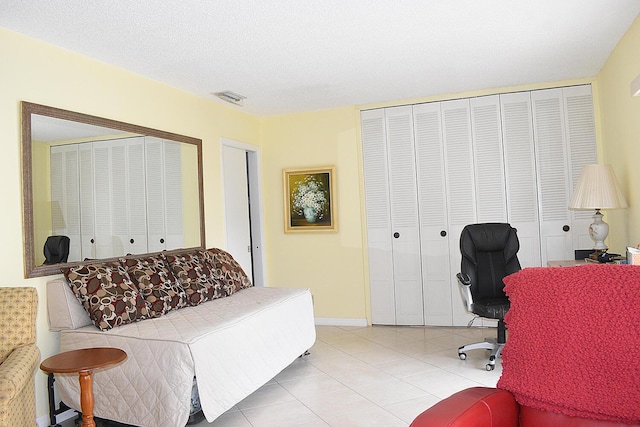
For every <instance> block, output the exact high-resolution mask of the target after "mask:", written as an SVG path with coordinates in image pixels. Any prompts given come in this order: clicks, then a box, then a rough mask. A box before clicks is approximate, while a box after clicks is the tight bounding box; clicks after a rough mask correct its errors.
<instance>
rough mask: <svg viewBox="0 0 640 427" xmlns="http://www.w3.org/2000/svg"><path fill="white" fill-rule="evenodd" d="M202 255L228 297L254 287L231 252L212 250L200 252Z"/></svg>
mask: <svg viewBox="0 0 640 427" xmlns="http://www.w3.org/2000/svg"><path fill="white" fill-rule="evenodd" d="M200 254H201V255H202V257H203V258H204V260H205V261H206V263H207V264H208V265H209V268H210V269H211V272H212V274H213V277H214V278H215V280H216V281H218V282H220V284H221V285H222V289H224V291H225V293H226V294H227V295H231V294H233V293H234V292H237V291H239V290H240V289H245V288H250V287H251V286H253V284H252V283H251V280H249V278H248V277H247V275H246V274H245V272H244V270H243V269H242V267H240V264H238V262H237V261H236V260H235V259H233V256H231V254H230V253H229V252H226V251H223V250H222V249H218V248H211V249H207V250H206V251H200Z"/></svg>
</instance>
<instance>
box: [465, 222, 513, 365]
mask: <svg viewBox="0 0 640 427" xmlns="http://www.w3.org/2000/svg"><path fill="white" fill-rule="evenodd" d="M518 249H520V242H519V241H518V236H517V235H516V229H515V228H513V227H511V225H509V224H502V223H488V224H471V225H467V226H466V227H465V228H464V229H463V230H462V234H461V235H460V252H461V253H462V262H461V266H460V273H458V274H457V277H458V285H459V288H460V293H461V295H462V299H463V301H464V303H465V306H466V309H467V311H469V312H470V313H473V314H475V315H476V316H479V317H484V318H489V319H497V320H498V337H497V339H493V338H486V339H485V341H484V342H480V343H475V344H467V345H464V346H462V347H460V348H459V349H458V356H459V357H460V359H462V360H465V359H466V358H467V353H466V352H467V351H468V350H475V349H487V350H491V356H490V357H489V363H487V365H486V369H487V371H492V370H493V369H494V368H495V366H496V359H497V358H498V357H500V353H501V352H502V348H503V347H504V344H505V342H506V327H505V324H504V315H505V314H506V312H507V311H508V310H509V299H508V298H507V296H506V295H505V293H504V283H503V282H502V279H503V278H504V277H505V276H508V275H509V274H512V273H515V272H517V271H518V270H520V262H519V261H518V256H517V253H518Z"/></svg>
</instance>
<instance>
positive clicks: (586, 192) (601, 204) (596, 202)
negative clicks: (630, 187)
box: [569, 165, 628, 253]
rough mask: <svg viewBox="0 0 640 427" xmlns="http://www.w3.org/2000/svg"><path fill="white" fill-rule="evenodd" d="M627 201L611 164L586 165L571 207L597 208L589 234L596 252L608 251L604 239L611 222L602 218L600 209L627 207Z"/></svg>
mask: <svg viewBox="0 0 640 427" xmlns="http://www.w3.org/2000/svg"><path fill="white" fill-rule="evenodd" d="M627 206H628V205H627V201H626V200H625V198H624V195H623V194H622V192H621V191H620V187H619V185H618V181H617V180H616V176H615V174H614V173H613V169H612V168H611V165H585V167H584V169H582V174H581V175H580V179H579V180H578V184H576V189H575V191H574V193H573V197H571V202H570V203H569V209H575V210H591V209H595V210H596V213H595V214H594V215H593V223H592V224H591V225H590V226H589V235H590V236H591V238H592V239H593V241H594V242H595V246H594V247H593V249H594V250H595V251H596V252H599V253H602V252H606V251H607V249H609V248H608V247H607V245H605V244H604V239H606V238H607V235H608V234H609V224H607V223H606V222H604V221H603V220H602V214H601V213H600V209H620V208H626V207H627Z"/></svg>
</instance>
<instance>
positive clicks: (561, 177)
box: [531, 85, 597, 265]
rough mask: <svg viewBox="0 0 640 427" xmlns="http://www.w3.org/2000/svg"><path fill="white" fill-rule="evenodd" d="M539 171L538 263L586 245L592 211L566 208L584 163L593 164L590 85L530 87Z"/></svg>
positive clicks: (570, 255)
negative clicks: (532, 90) (539, 251)
mask: <svg viewBox="0 0 640 427" xmlns="http://www.w3.org/2000/svg"><path fill="white" fill-rule="evenodd" d="M531 99H532V102H533V119H534V135H535V142H536V154H537V163H538V173H539V198H540V238H541V245H542V263H543V265H546V263H547V261H550V260H562V259H573V257H574V252H573V251H574V249H589V248H592V247H593V241H592V240H591V239H590V237H589V234H588V228H589V224H590V223H591V215H592V212H588V211H585V212H581V211H570V210H569V209H568V206H569V200H570V199H571V194H572V193H573V189H574V188H575V185H576V183H577V181H578V178H579V176H580V173H581V172H582V168H583V167H584V165H585V164H589V163H597V151H596V141H595V125H594V119H593V101H592V97H591V86H589V85H583V86H575V87H568V88H561V89H549V90H539V91H534V92H531Z"/></svg>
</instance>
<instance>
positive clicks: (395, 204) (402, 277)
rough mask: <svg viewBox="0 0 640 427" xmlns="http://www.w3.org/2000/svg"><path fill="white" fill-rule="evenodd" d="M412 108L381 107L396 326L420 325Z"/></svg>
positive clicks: (419, 282) (418, 250) (417, 225)
mask: <svg viewBox="0 0 640 427" xmlns="http://www.w3.org/2000/svg"><path fill="white" fill-rule="evenodd" d="M412 111H413V110H412V107H411V106H407V107H394V108H387V109H386V110H385V118H386V130H387V150H388V160H389V164H388V167H389V194H390V201H391V227H392V233H393V238H392V239H391V246H392V253H393V282H394V288H395V302H396V323H397V324H398V325H423V324H424V312H423V304H422V301H423V295H422V266H421V257H420V227H419V224H418V193H417V187H416V165H415V151H414V143H413V113H412Z"/></svg>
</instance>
